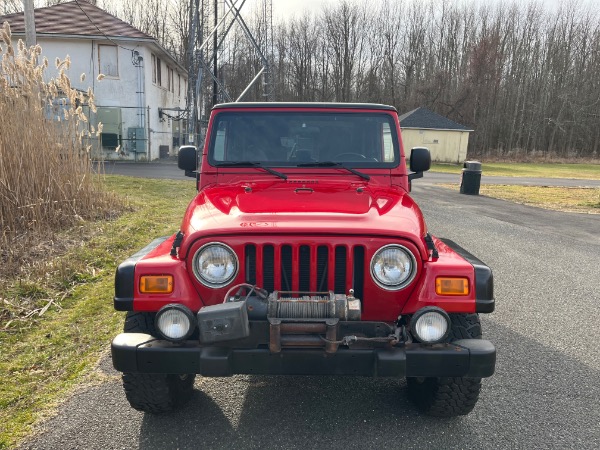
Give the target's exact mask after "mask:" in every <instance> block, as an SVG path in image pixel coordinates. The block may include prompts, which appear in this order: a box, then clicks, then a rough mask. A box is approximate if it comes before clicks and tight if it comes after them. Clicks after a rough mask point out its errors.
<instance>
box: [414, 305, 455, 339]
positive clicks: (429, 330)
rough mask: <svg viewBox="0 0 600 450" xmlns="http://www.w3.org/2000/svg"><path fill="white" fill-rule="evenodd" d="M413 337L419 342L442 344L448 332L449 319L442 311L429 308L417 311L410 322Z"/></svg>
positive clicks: (432, 307) (433, 307)
mask: <svg viewBox="0 0 600 450" xmlns="http://www.w3.org/2000/svg"><path fill="white" fill-rule="evenodd" d="M410 329H411V331H412V334H413V336H414V337H415V338H416V339H417V340H418V341H420V342H424V343H426V344H435V343H437V342H442V341H444V339H446V336H448V331H449V330H450V317H449V316H448V314H447V313H446V311H444V310H443V309H440V308H437V307H435V306H429V307H426V308H423V309H420V310H419V311H417V312H416V313H415V314H414V315H413V317H412V319H411V320H410Z"/></svg>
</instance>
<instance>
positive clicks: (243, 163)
mask: <svg viewBox="0 0 600 450" xmlns="http://www.w3.org/2000/svg"><path fill="white" fill-rule="evenodd" d="M215 167H259V168H261V169H264V170H266V171H267V172H269V173H271V174H273V175H275V176H276V177H279V178H283V179H284V180H287V175H286V174H285V173H281V172H278V171H276V170H273V169H271V168H270V167H267V166H263V165H262V163H259V162H257V161H225V162H220V163H217V164H215Z"/></svg>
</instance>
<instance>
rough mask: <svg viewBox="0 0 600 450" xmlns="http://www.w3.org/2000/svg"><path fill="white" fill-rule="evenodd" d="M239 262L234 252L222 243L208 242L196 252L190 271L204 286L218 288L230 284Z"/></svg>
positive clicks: (236, 272)
mask: <svg viewBox="0 0 600 450" xmlns="http://www.w3.org/2000/svg"><path fill="white" fill-rule="evenodd" d="M239 265H240V264H239V260H238V257H237V255H236V254H235V252H234V251H233V249H232V248H231V247H229V246H228V245H225V244H223V243H222V242H209V243H208V244H204V245H203V246H202V247H200V248H199V249H198V251H196V254H195V255H194V258H193V259H192V270H193V272H194V275H195V276H196V279H197V280H198V281H199V282H200V283H202V284H203V285H204V286H207V287H210V288H215V289H216V288H220V287H223V286H227V285H228V284H229V283H231V282H232V281H233V280H234V279H235V277H236V276H237V274H238V270H239Z"/></svg>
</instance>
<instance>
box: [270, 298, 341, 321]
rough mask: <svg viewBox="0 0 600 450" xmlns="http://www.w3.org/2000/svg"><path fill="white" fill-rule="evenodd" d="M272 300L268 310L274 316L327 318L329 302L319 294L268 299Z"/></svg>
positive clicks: (328, 315) (328, 316)
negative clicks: (271, 305)
mask: <svg viewBox="0 0 600 450" xmlns="http://www.w3.org/2000/svg"><path fill="white" fill-rule="evenodd" d="M271 302H273V303H272V304H273V307H272V308H270V311H271V312H272V313H274V314H273V315H274V316H275V317H281V318H294V319H328V318H330V317H331V315H330V311H329V309H330V302H329V299H328V298H327V297H324V296H321V295H303V296H301V297H290V298H275V299H269V303H270V304H271Z"/></svg>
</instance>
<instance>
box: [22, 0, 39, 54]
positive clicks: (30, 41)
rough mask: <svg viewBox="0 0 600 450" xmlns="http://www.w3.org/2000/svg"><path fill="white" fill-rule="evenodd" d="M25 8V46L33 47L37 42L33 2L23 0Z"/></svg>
mask: <svg viewBox="0 0 600 450" xmlns="http://www.w3.org/2000/svg"><path fill="white" fill-rule="evenodd" d="M23 7H24V8H25V45H27V47H33V46H34V45H35V44H36V43H37V40H36V38H35V15H34V13H33V0H23Z"/></svg>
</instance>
